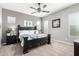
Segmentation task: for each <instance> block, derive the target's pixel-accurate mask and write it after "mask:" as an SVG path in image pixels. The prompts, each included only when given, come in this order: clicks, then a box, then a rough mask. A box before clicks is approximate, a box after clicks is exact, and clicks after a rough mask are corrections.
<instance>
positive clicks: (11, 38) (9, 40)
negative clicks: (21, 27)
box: [6, 35, 17, 45]
mask: <svg viewBox="0 0 79 59" xmlns="http://www.w3.org/2000/svg"><path fill="white" fill-rule="evenodd" d="M6 43H7V45H9V44H14V43H17V36H16V35H10V36H6Z"/></svg>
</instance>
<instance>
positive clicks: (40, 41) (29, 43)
mask: <svg viewBox="0 0 79 59" xmlns="http://www.w3.org/2000/svg"><path fill="white" fill-rule="evenodd" d="M44 44H51V36H50V34H48V36H47V37H44V38H37V39H33V40H28V37H24V47H23V53H24V54H25V53H28V51H29V49H30V48H34V47H38V46H41V45H44Z"/></svg>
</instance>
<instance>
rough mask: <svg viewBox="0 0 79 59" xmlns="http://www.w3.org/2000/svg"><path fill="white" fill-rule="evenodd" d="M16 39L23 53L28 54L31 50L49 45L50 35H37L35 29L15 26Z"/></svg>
mask: <svg viewBox="0 0 79 59" xmlns="http://www.w3.org/2000/svg"><path fill="white" fill-rule="evenodd" d="M17 38H18V40H19V42H20V43H21V46H22V47H23V53H24V54H25V53H28V52H29V50H30V49H31V48H35V47H39V46H42V45H45V44H50V43H51V40H50V34H43V33H41V34H39V33H38V30H37V28H36V26H35V27H21V26H20V25H18V26H17Z"/></svg>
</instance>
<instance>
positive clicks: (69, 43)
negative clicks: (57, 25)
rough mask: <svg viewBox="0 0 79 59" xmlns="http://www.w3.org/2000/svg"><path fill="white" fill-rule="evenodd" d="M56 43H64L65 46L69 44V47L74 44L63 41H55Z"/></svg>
mask: <svg viewBox="0 0 79 59" xmlns="http://www.w3.org/2000/svg"><path fill="white" fill-rule="evenodd" d="M54 41H57V42H60V43H64V44H68V45H73V43H69V42H66V41H62V40H55V39H54Z"/></svg>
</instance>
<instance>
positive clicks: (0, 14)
mask: <svg viewBox="0 0 79 59" xmlns="http://www.w3.org/2000/svg"><path fill="white" fill-rule="evenodd" d="M39 5H40V7H41V8H43V10H44V11H43V12H42V11H41V10H42V9H40V8H39ZM0 6H1V8H0V18H1V20H0V21H1V23H0V28H1V32H2V33H1V34H0V36H1V37H0V46H1V47H0V55H2V56H6V55H10V56H11V55H12V56H16V55H20V56H21V55H23V56H28V55H29V56H31V55H32V56H33V55H34V56H37V55H38V56H40V55H41V56H74V44H73V42H74V39H78V36H77V35H78V33H77V34H76V36H77V37H76V36H73V37H70V30H69V28H70V27H69V26H71V25H69V19H70V20H71V19H72V17H73V16H74V18H75V17H76V16H78V13H79V8H78V7H79V4H78V3H67V4H63V3H61V4H53V3H47V4H46V3H40V4H39V3H0ZM51 6H52V7H51ZM36 8H38V9H36ZM45 11H47V12H45ZM41 12H42V13H41ZM76 19H78V17H76ZM73 21H74V20H73ZM71 22H72V21H71ZM76 22H78V21H76ZM19 25H20V26H19ZM72 25H73V24H72ZM77 25H79V24H78V23H77ZM20 30H21V31H20ZM18 33H19V34H18ZM20 33H23V34H24V33H28V34H29V35H30V34H31V33H32V34H33V33H35V34H36V33H37V34H36V35H30V36H31V37H32V38H33V39H36V40H33V41H32V40H31V41H32V42H31V41H30V42H29V39H28V40H27V37H28V38H30V36H28V35H25V37H24V35H22V38H25V41H21V40H18V38H19V36H20ZM42 33H43V34H42ZM39 34H41V35H39ZM39 37H41V39H38V40H37V38H39ZM19 41H20V42H19ZM27 41H28V42H27ZM24 42H27V43H28V45H27V43H24ZM22 43H23V44H24V45H23V47H22V46H21V45H22ZM26 46H29V47H31V46H35V48H32V49H30V48H28V47H26ZM64 46H65V47H64ZM17 47H18V48H17ZM63 47H64V48H63ZM6 49H7V50H6ZM27 49H28V51H27ZM23 50H24V54H23ZM4 51H5V53H3V52H4ZM51 51H52V52H51Z"/></svg>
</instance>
